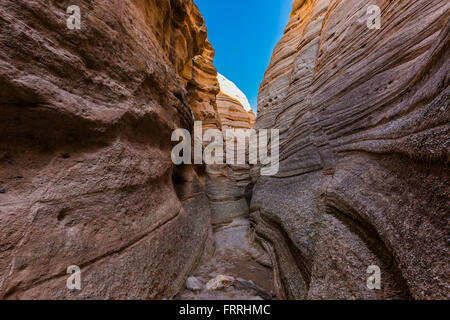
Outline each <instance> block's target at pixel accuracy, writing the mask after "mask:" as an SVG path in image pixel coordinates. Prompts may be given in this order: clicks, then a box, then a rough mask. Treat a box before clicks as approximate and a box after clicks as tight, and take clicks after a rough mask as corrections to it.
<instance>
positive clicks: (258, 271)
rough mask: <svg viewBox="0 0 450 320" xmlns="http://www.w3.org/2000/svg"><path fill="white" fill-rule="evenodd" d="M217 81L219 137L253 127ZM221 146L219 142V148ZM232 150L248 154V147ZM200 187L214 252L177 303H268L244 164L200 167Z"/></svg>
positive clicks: (265, 267)
mask: <svg viewBox="0 0 450 320" xmlns="http://www.w3.org/2000/svg"><path fill="white" fill-rule="evenodd" d="M217 80H218V82H219V87H220V91H219V93H218V94H217V96H216V102H217V110H218V115H219V118H220V122H221V128H222V132H223V134H224V135H225V137H226V133H227V131H228V130H234V129H244V130H248V129H251V128H253V126H254V122H255V115H254V114H253V112H252V111H251V108H250V105H249V103H248V100H247V98H246V96H245V94H244V93H243V92H242V91H241V90H240V89H239V88H238V87H237V86H236V85H235V84H234V83H233V82H231V81H230V80H228V79H227V78H225V77H224V76H222V75H220V74H219V75H218V77H217ZM234 142H237V141H234ZM227 143H230V141H229V140H227V139H226V138H225V146H224V149H227V148H226V145H227ZM247 143H248V141H247ZM234 150H235V152H236V153H237V152H239V151H240V152H243V153H248V145H246V146H241V147H240V148H239V147H236V148H235V149H234ZM236 153H235V157H237V155H236ZM226 157H227V154H226V152H224V159H225V158H226ZM205 187H206V194H207V196H208V198H209V200H210V204H211V223H212V227H213V238H214V247H215V248H214V253H213V254H212V257H211V258H206V259H205V261H203V263H201V264H200V266H199V267H198V268H197V269H196V270H195V271H194V272H193V273H192V274H191V275H190V278H189V279H188V281H187V283H186V288H185V290H183V291H182V292H181V293H180V294H179V295H178V296H177V298H179V299H195V300H197V299H208V300H209V299H245V300H246V299H265V300H266V299H272V298H274V288H273V271H272V268H271V262H270V259H269V256H268V255H267V253H266V252H265V251H264V250H263V249H262V248H261V246H260V245H259V244H258V243H256V241H255V240H254V238H255V237H254V233H253V231H252V230H251V227H250V221H249V205H250V200H251V199H250V198H251V177H250V165H248V164H246V165H228V164H223V165H206V184H205ZM249 191H250V193H249Z"/></svg>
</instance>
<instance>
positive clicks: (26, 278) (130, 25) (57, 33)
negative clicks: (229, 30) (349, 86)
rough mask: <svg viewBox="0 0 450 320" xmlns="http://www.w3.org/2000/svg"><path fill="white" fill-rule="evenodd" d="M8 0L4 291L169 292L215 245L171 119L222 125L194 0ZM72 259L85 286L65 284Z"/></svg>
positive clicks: (1, 89)
mask: <svg viewBox="0 0 450 320" xmlns="http://www.w3.org/2000/svg"><path fill="white" fill-rule="evenodd" d="M77 3H78V4H79V6H80V9H81V30H70V29H68V28H67V26H66V19H67V18H68V17H69V15H68V14H66V9H67V6H68V4H67V3H66V1H46V2H45V4H43V3H41V2H39V1H9V0H4V1H2V3H1V5H0V20H1V21H2V23H1V24H0V34H1V36H0V44H1V47H2V50H1V52H0V105H1V110H2V111H1V114H0V123H1V125H0V191H1V193H0V234H1V236H0V297H1V298H51V299H53V298H57V299H60V298H68V299H84V298H90V299H114V298H115V299H117V298H136V299H154V298H170V297H172V296H173V295H175V294H176V293H177V292H178V291H179V289H180V288H181V286H182V285H183V283H184V281H185V278H186V276H187V274H188V272H189V271H190V270H191V269H192V268H193V267H194V266H195V265H196V263H197V262H198V261H199V260H200V259H201V257H202V255H204V254H205V253H208V251H209V250H210V248H211V242H210V235H211V227H210V225H211V224H210V207H209V203H208V199H207V197H206V195H205V193H204V189H203V186H202V185H201V183H200V182H199V179H198V178H197V174H196V173H195V172H194V170H193V169H192V167H190V166H182V167H177V168H175V166H174V165H173V164H172V162H171V158H170V152H171V148H172V145H171V143H170V140H171V139H170V138H171V133H172V131H173V130H174V129H175V128H192V125H193V115H195V116H196V117H197V119H204V120H206V121H209V123H210V125H211V126H215V127H217V126H219V125H220V121H219V120H218V116H217V114H216V111H215V110H216V106H215V95H216V94H217V92H218V91H219V87H218V83H217V80H216V71H215V68H214V67H213V65H212V57H213V54H214V53H213V50H212V48H211V45H210V44H209V42H208V40H207V35H206V28H205V25H204V21H203V18H202V17H201V15H200V14H199V12H198V9H197V8H196V6H195V5H194V4H193V2H192V1H190V0H189V1H185V0H173V1H156V0H153V1H150V0H146V1H144V0H138V1H131V0H123V1H106V0H95V1H94V0H84V1H77ZM71 265H77V266H79V267H80V268H81V280H82V290H81V291H76V290H75V291H70V290H68V289H67V287H66V280H67V278H68V277H69V275H67V274H66V270H67V268H68V267H69V266H71Z"/></svg>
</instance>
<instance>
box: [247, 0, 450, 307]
mask: <svg viewBox="0 0 450 320" xmlns="http://www.w3.org/2000/svg"><path fill="white" fill-rule="evenodd" d="M373 4H374V3H373V1H367V0H361V1H328V0H317V1H298V0H297V1H295V3H294V7H293V11H292V15H291V19H290V22H289V24H288V26H287V28H286V31H285V34H284V37H283V39H282V40H281V41H280V43H279V44H278V46H277V47H276V49H275V51H274V54H273V57H272V61H271V63H270V66H269V68H268V70H267V72H266V75H265V78H264V81H263V82H262V84H261V87H260V93H259V98H258V118H257V121H256V127H257V128H278V129H280V133H281V137H280V143H281V146H280V155H281V159H280V172H279V174H278V175H276V176H273V177H259V178H257V183H256V186H255V188H254V192H253V199H252V205H251V212H252V213H251V215H252V219H253V221H254V225H255V228H256V230H257V233H258V235H259V237H260V239H261V241H262V242H263V243H264V245H265V247H266V248H267V250H268V251H269V252H270V253H271V256H272V260H273V262H274V264H275V269H276V272H275V275H276V277H277V280H276V282H277V287H278V295H279V297H281V298H295V299H303V298H307V299H324V298H326V299H333V298H338V299H349V298H361V299H381V298H387V299H399V298H417V299H433V298H440V299H446V298H448V279H449V274H448V272H449V265H448V250H449V245H448V239H447V235H448V231H449V228H448V221H449V212H450V207H449V203H450V201H449V195H450V190H449V171H448V168H449V149H450V148H449V141H450V139H449V138H450V133H449V130H450V126H449V120H450V118H449V117H450V112H449V111H450V110H449V93H450V91H449V74H448V71H449V63H450V60H449V56H448V52H449V50H448V49H449V39H450V38H449V32H450V29H449V28H450V27H449V26H450V24H449V10H450V4H449V2H448V1H445V0H433V1H407V0H404V1H403V0H402V1H384V0H380V1H376V4H377V5H379V7H380V8H381V11H382V15H381V28H380V29H369V28H368V27H367V20H368V19H369V15H368V14H367V11H368V10H367V9H368V7H369V5H373ZM371 265H377V266H379V267H380V269H381V289H380V290H371V289H370V288H368V286H367V278H368V275H367V270H368V267H369V266H371Z"/></svg>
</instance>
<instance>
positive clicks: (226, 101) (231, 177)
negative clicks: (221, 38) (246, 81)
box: [206, 75, 255, 225]
mask: <svg viewBox="0 0 450 320" xmlns="http://www.w3.org/2000/svg"><path fill="white" fill-rule="evenodd" d="M218 80H219V85H220V92H219V94H218V95H217V108H218V114H219V117H220V121H221V124H222V130H223V131H222V132H223V135H224V143H225V146H224V162H225V159H226V157H227V154H226V145H227V143H229V139H227V132H228V131H229V130H230V131H232V130H234V129H251V128H253V124H254V121H255V115H254V113H253V112H252V111H251V110H248V111H247V110H246V109H245V106H244V104H246V103H245V102H246V101H248V100H247V98H246V97H245V95H244V94H243V93H242V92H241V91H240V90H239V89H238V88H237V86H236V85H235V84H234V83H232V82H231V81H230V80H228V79H226V78H225V77H224V76H222V75H218ZM247 103H248V102H247ZM235 142H237V141H235ZM238 152H240V153H244V154H245V153H247V154H248V143H246V145H245V146H244V145H242V146H240V147H239V146H237V143H236V146H235V155H236V154H237V153H238ZM236 157H237V156H235V159H236ZM247 159H248V157H247ZM206 171H207V174H208V179H207V180H206V181H207V184H206V186H207V193H208V197H209V199H210V201H211V210H212V222H213V224H215V225H220V224H223V223H229V222H231V221H232V220H233V219H235V218H237V217H248V214H249V208H248V201H247V199H246V192H245V191H246V187H247V186H248V185H249V184H250V182H251V180H250V174H249V173H250V166H249V165H248V162H247V164H244V165H237V164H235V165H233V164H230V163H226V164H223V165H221V164H215V165H208V166H207V167H206Z"/></svg>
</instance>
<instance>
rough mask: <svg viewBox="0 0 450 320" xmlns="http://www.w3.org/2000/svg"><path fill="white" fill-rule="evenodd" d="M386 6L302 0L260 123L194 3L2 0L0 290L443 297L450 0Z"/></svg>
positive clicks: (274, 64)
mask: <svg viewBox="0 0 450 320" xmlns="http://www.w3.org/2000/svg"><path fill="white" fill-rule="evenodd" d="M213 1H215V0H211V3H212V2H213ZM373 2H374V1H373V0H358V1H350V0H333V1H332V0H294V1H293V5H292V12H291V15H290V18H289V22H288V24H287V26H286V29H285V32H284V34H283V36H282V38H281V40H280V41H279V43H278V44H277V46H276V47H275V49H274V51H273V55H272V58H271V60H270V64H269V66H268V68H267V70H266V73H265V75H264V78H263V80H262V83H261V85H260V87H259V94H258V115H257V117H256V116H255V114H254V112H253V111H252V110H251V108H250V105H249V103H248V100H247V98H246V96H245V95H244V94H243V93H242V92H241V91H240V90H239V89H238V88H237V87H236V85H235V84H234V83H233V82H232V81H230V80H228V79H226V78H225V77H224V76H222V75H220V74H218V72H217V71H218V70H217V69H216V67H215V65H214V55H215V51H214V48H213V45H212V44H211V43H210V41H209V39H208V32H207V28H206V25H205V21H204V19H203V17H202V15H201V14H200V11H199V9H198V7H197V6H196V4H195V3H196V2H195V1H194V0H120V1H110V0H78V1H77V5H76V6H75V5H74V6H72V3H70V1H68V0H48V1H45V5H44V4H43V3H42V1H36V0H21V1H17V0H2V1H1V3H0V35H1V36H0V48H1V50H0V299H57V300H59V299H69V300H82V299H117V300H120V299H142V300H152V299H174V298H178V299H186V300H189V299H255V300H259V299H267V300H269V299H293V300H294V299H298V300H302V299H311V300H321V299H325V300H326V299H448V297H449V296H450V294H449V292H450V284H449V279H450V276H449V272H450V267H449V266H450V263H449V256H450V255H449V252H450V245H449V241H448V240H449V238H448V234H450V170H449V168H450V86H449V84H450V75H449V74H450V57H449V52H450V50H449V48H450V22H449V21H450V2H449V1H448V0H417V1H410V0H396V1H392V0H377V1H376V3H377V5H376V6H375V5H374V3H373ZM216 3H219V1H217V2H216ZM255 3H256V1H255ZM69 6H70V7H72V10H74V8H73V7H76V8H77V11H78V12H79V14H78V15H74V14H71V13H70V12H73V11H70V10H69V11H68V8H69ZM374 7H375V8H376V9H378V12H379V13H380V14H381V21H380V22H379V23H378V26H376V25H373V24H372V25H371V22H373V21H372V20H374V17H373V16H371V15H370V12H369V11H370V10H368V9H370V8H372V9H373V8H374ZM258 9H259V8H258ZM368 12H369V13H368ZM249 14H257V10H256V9H255V10H252V11H251V12H249ZM377 18H380V16H379V15H378V16H377ZM76 19H79V20H80V21H78V22H79V23H78V27H76V26H74V25H73V21H74V20H76ZM375 20H376V19H375ZM71 22H72V24H71ZM219 22H220V23H221V22H222V21H221V20H220V21H219ZM264 23H265V22H264ZM224 29H225V28H224ZM255 29H256V30H257V31H258V32H259V31H260V30H259V29H257V28H255ZM255 51H256V50H255ZM256 53H258V52H255V54H256ZM244 63H245V62H244ZM219 71H220V70H219ZM246 71H247V70H246V69H245V68H243V70H242V72H246ZM231 80H232V79H231ZM198 122H201V125H202V129H203V133H204V132H205V131H206V130H208V129H213V130H216V131H217V132H219V133H220V132H222V133H224V132H225V131H226V130H234V129H251V128H254V129H255V130H260V131H264V130H267V131H277V132H278V133H279V144H276V147H278V148H274V150H275V149H278V150H277V151H278V153H277V152H275V153H277V154H278V155H279V159H277V161H275V162H276V165H277V169H279V170H278V171H277V172H274V173H273V174H272V175H264V174H261V172H263V171H262V170H260V169H265V168H264V166H266V164H261V162H262V161H260V163H258V164H252V165H249V164H247V163H246V164H243V165H235V164H204V165H202V164H199V165H197V164H195V165H194V164H192V161H191V162H190V163H189V161H190V160H192V159H190V157H187V158H188V161H186V163H181V164H179V163H176V161H174V159H173V157H172V156H173V150H174V148H175V146H176V145H177V143H178V142H179V141H178V142H176V141H174V139H173V134H174V133H175V132H176V131H178V130H182V131H185V132H187V133H188V134H193V133H194V131H195V127H196V123H198ZM277 136H278V135H277ZM275 140H276V141H277V142H278V139H275ZM272 141H273V139H271V141H270V142H272ZM227 143H229V140H226V139H225V141H224V144H225V145H227ZM258 144H259V145H258V148H259V149H260V147H261V145H264V147H267V145H268V144H269V142H268V141H266V140H264V141H263V142H262V143H261V142H258ZM201 147H202V146H201V145H200V147H199V148H198V149H200V153H202V148H201ZM247 147H248V146H246V148H247ZM183 155H184V154H183ZM228 155H229V154H228ZM223 156H224V157H226V156H227V154H224V155H223ZM259 157H260V159H259V160H261V156H259ZM255 239H256V240H257V241H256V240H255ZM262 248H264V250H263V249H262ZM269 256H270V258H269ZM74 266H75V267H76V268H78V269H79V272H80V279H81V280H80V281H81V284H80V286H79V288H77V287H76V288H73V287H70V285H68V282H67V280H68V278H69V277H71V274H69V273H70V272H68V270H70V267H74ZM368 270H369V271H370V270H376V272H375V273H377V274H378V279H375V280H376V281H374V283H369V282H368V280H369V278H368ZM375 284H376V285H375ZM275 294H276V296H275Z"/></svg>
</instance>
